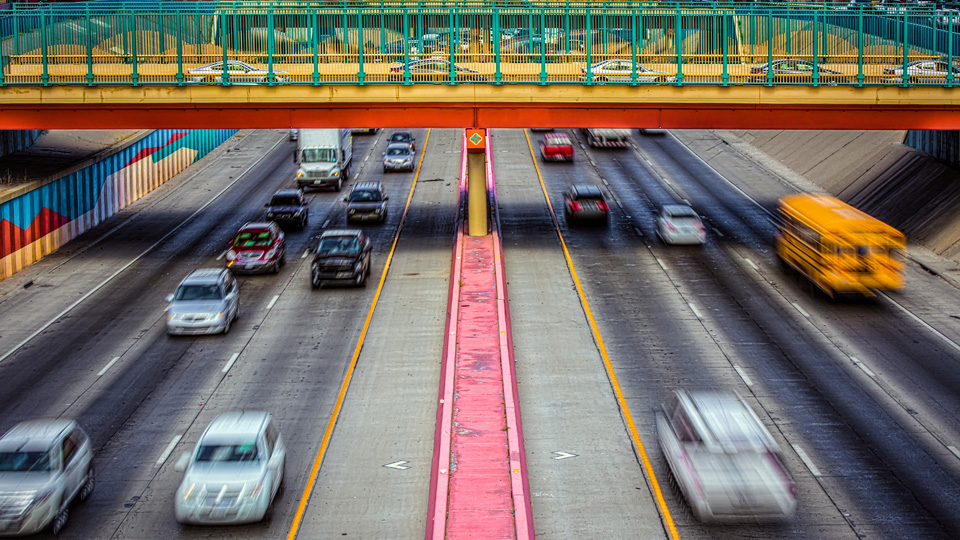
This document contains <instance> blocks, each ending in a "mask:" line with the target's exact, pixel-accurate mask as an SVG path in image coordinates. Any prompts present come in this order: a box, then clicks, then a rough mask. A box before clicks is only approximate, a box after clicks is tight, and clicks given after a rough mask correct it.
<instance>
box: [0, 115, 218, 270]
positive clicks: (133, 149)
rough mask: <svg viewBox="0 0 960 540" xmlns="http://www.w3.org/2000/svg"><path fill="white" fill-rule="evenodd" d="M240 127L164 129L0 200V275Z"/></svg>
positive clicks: (109, 213)
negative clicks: (94, 161) (25, 190)
mask: <svg viewBox="0 0 960 540" xmlns="http://www.w3.org/2000/svg"><path fill="white" fill-rule="evenodd" d="M236 132H237V130H235V129H197V130H176V129H161V130H157V131H154V132H152V133H151V134H149V135H147V136H146V137H144V138H142V139H140V140H139V141H137V142H136V143H134V144H132V145H130V146H127V147H126V148H123V149H122V150H119V151H118V152H117V153H115V154H113V155H111V156H109V157H105V158H103V159H101V160H100V161H98V162H97V163H94V164H93V165H90V166H87V167H85V168H83V169H80V170H78V171H76V172H74V173H71V174H69V175H67V176H64V177H63V178H59V179H57V180H54V181H52V182H49V183H44V184H43V185H40V186H38V187H37V188H35V189H32V190H30V191H28V192H26V193H23V194H20V195H18V196H16V197H14V198H11V199H9V200H6V201H4V202H3V203H0V279H5V278H7V277H10V276H11V275H13V274H14V273H15V272H18V271H19V270H21V269H23V268H24V267H25V266H27V265H30V264H33V263H34V262H36V261H38V260H39V259H41V258H43V257H44V256H46V255H47V254H49V253H51V252H53V251H55V250H56V249H58V248H59V247H60V246H62V245H64V244H65V243H67V242H69V241H70V240H72V239H73V238H75V237H77V236H78V235H80V234H82V233H83V232H85V231H87V230H89V229H90V228H91V227H94V226H96V225H97V224H99V223H100V222H101V221H103V220H104V219H106V218H108V217H110V216H112V215H114V214H115V213H117V212H119V211H120V210H122V209H124V208H126V207H127V206H129V205H130V204H132V203H134V202H135V201H137V200H138V199H140V198H141V197H143V196H144V195H146V194H147V193H150V192H151V191H153V190H154V189H156V188H157V187H159V186H160V185H161V184H163V183H164V182H166V181H167V180H169V179H171V178H173V177H174V176H175V175H176V174H178V173H179V172H181V171H183V170H184V169H186V168H187V167H188V166H189V165H190V164H192V163H193V162H195V161H196V160H198V159H199V158H201V157H203V156H204V155H206V154H207V153H208V152H210V151H211V150H212V149H214V148H216V147H217V146H218V145H220V144H222V143H223V142H224V141H226V140H227V139H229V138H230V137H231V136H232V135H233V134H234V133H236Z"/></svg>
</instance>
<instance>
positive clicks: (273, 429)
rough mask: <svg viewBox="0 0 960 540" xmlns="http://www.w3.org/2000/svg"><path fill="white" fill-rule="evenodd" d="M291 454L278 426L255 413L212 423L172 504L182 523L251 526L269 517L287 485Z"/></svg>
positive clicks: (187, 463) (186, 464)
mask: <svg viewBox="0 0 960 540" xmlns="http://www.w3.org/2000/svg"><path fill="white" fill-rule="evenodd" d="M286 456H287V450H286V447H285V446H284V445H283V437H281V436H280V430H279V428H278V427H277V424H276V422H275V421H274V420H273V417H271V416H270V415H269V414H267V413H265V412H256V411H237V412H228V413H224V414H222V415H220V416H218V417H217V418H215V419H214V420H213V422H210V425H209V426H207V429H206V430H205V431H204V432H203V435H201V436H200V440H199V441H198V442H197V446H196V448H194V450H193V452H192V453H189V454H187V453H185V454H184V455H183V456H182V457H181V458H180V460H179V462H178V463H177V465H176V469H177V470H179V471H183V470H185V471H186V472H185V474H184V475H183V482H181V484H180V487H179V489H177V495H176V498H175V499H174V503H173V504H174V513H175V514H176V516H177V521H179V522H180V523H191V524H224V523H253V522H256V521H261V520H262V519H263V518H264V517H266V516H267V515H268V513H269V512H270V509H271V508H272V506H273V500H274V498H275V497H276V495H277V493H278V492H279V490H280V486H281V484H282V483H283V470H284V464H285V462H286Z"/></svg>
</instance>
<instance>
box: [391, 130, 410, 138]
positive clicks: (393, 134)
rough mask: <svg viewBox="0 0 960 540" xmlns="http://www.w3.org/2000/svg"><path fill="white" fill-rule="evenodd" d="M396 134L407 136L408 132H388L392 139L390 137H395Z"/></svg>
mask: <svg viewBox="0 0 960 540" xmlns="http://www.w3.org/2000/svg"><path fill="white" fill-rule="evenodd" d="M398 135H399V136H401V137H409V136H410V132H409V131H394V132H393V133H392V134H390V138H391V139H392V138H394V137H396V136H398Z"/></svg>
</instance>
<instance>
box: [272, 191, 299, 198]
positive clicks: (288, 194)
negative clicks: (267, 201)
mask: <svg viewBox="0 0 960 540" xmlns="http://www.w3.org/2000/svg"><path fill="white" fill-rule="evenodd" d="M299 195H303V190H302V189H281V190H278V191H277V192H276V193H274V194H273V196H274V197H297V196H299Z"/></svg>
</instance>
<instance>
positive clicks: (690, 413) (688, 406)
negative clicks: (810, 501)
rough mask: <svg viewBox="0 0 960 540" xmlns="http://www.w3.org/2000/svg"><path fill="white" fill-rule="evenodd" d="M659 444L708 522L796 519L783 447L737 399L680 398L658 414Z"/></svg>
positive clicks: (726, 395)
mask: <svg viewBox="0 0 960 540" xmlns="http://www.w3.org/2000/svg"><path fill="white" fill-rule="evenodd" d="M657 436H658V438H659V440H660V448H661V449H662V450H663V455H664V456H665V457H666V458H667V464H668V465H669V466H670V471H671V472H672V473H673V476H674V478H675V479H676V480H677V485H678V486H679V487H680V491H681V492H682V493H683V496H684V498H685V499H686V501H687V504H689V505H690V508H691V509H692V510H693V513H694V514H695V515H696V516H697V518H698V519H700V520H701V521H704V522H735V521H781V520H786V519H789V518H791V517H792V516H793V515H794V514H795V513H796V510H797V498H796V494H795V485H794V483H793V480H792V478H791V477H790V473H788V472H787V470H786V468H785V467H784V466H783V463H781V461H780V456H779V454H780V447H779V446H778V445H777V443H776V441H775V440H774V439H773V436H772V435H770V432H769V431H767V428H766V427H764V425H763V423H762V422H761V421H760V419H759V418H758V417H757V415H756V413H754V412H753V409H751V408H750V406H749V405H747V403H746V402H745V401H744V400H743V398H741V397H740V395H739V394H737V393H736V392H732V391H698V392H688V391H684V390H677V391H675V392H674V396H673V400H672V402H671V403H669V404H667V405H664V406H663V410H662V411H660V412H658V413H657Z"/></svg>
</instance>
